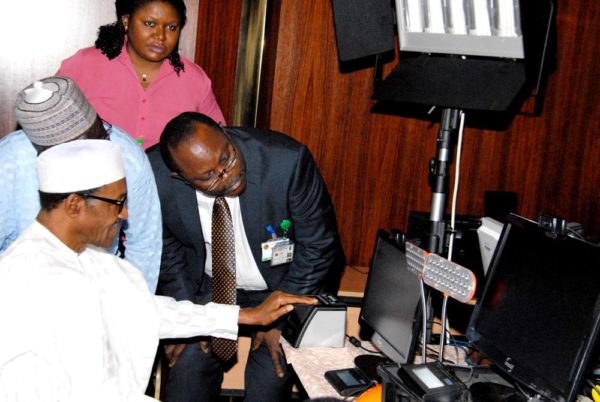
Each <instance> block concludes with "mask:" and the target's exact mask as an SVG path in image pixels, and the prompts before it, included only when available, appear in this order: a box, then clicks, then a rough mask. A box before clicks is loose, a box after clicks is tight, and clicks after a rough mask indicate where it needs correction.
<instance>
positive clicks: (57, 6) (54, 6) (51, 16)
mask: <svg viewBox="0 0 600 402" xmlns="http://www.w3.org/2000/svg"><path fill="white" fill-rule="evenodd" d="M198 2H199V0H185V3H186V6H187V10H188V11H187V18H188V22H187V25H186V26H185V28H184V30H183V33H182V38H181V41H180V44H181V53H182V54H183V55H184V56H186V57H188V58H190V59H191V60H194V52H195V44H196V28H197V20H198ZM0 11H1V14H2V23H0V137H1V136H3V135H5V134H7V133H9V132H11V131H13V130H14V129H15V127H16V121H15V118H14V113H13V105H14V102H15V100H16V97H17V93H18V92H19V91H20V90H21V89H23V88H24V87H25V86H27V85H28V84H30V83H31V82H33V81H35V80H36V79H40V78H44V77H47V76H49V75H52V74H54V73H55V72H56V70H57V69H58V67H59V65H60V62H61V60H63V59H64V58H66V57H68V56H70V55H72V54H73V53H75V52H76V51H77V50H78V49H80V48H82V47H86V46H92V45H93V44H94V41H95V40H96V34H97V32H98V27H99V26H100V25H104V24H107V23H110V22H113V21H115V19H116V15H115V8H114V0H2V1H1V2H0Z"/></svg>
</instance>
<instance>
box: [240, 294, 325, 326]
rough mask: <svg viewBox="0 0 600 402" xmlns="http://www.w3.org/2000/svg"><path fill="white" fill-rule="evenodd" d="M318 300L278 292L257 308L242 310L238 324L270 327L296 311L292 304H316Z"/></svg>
mask: <svg viewBox="0 0 600 402" xmlns="http://www.w3.org/2000/svg"><path fill="white" fill-rule="evenodd" d="M316 303H317V299H315V298H313V297H308V296H296V295H291V294H288V293H284V292H281V291H279V290H276V291H275V292H273V293H271V294H270V295H269V297H267V298H266V299H265V300H264V301H263V302H262V303H261V304H259V305H258V306H257V307H253V308H246V309H242V310H240V315H239V317H238V324H247V325H269V324H271V323H272V322H273V321H275V320H277V319H278V318H279V317H281V316H282V315H285V314H287V313H289V312H290V311H292V310H293V309H294V306H293V305H292V304H316Z"/></svg>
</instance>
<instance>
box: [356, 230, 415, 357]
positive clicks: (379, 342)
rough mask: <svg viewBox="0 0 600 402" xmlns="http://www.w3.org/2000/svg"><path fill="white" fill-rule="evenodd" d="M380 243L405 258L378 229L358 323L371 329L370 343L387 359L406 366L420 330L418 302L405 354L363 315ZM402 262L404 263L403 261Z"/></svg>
mask: <svg viewBox="0 0 600 402" xmlns="http://www.w3.org/2000/svg"><path fill="white" fill-rule="evenodd" d="M380 242H384V243H386V244H388V245H390V246H392V247H394V248H396V249H397V250H398V251H399V252H400V254H401V255H402V257H403V258H404V256H405V251H404V249H403V248H401V247H399V246H398V245H397V244H396V243H395V242H394V241H392V240H390V235H389V233H388V232H386V231H385V230H383V229H379V230H378V232H377V236H376V240H375V246H374V248H373V254H372V257H371V262H370V264H369V275H368V277H367V283H366V285H365V292H364V296H363V301H362V303H361V309H360V314H359V322H361V323H365V324H367V325H368V326H369V328H371V329H372V330H373V336H372V338H371V342H372V343H373V344H374V345H375V346H376V347H377V348H378V349H379V350H380V351H381V352H382V353H383V354H385V355H386V356H387V357H388V358H389V359H391V360H393V361H394V362H395V363H397V364H399V365H401V364H406V363H412V362H413V361H414V358H415V352H416V348H417V341H418V339H419V333H420V330H421V326H420V323H421V317H422V315H421V314H422V308H421V304H420V302H417V303H416V306H415V314H414V319H413V324H412V337H411V339H410V342H409V348H408V351H407V352H406V353H405V351H400V350H398V348H397V347H396V346H394V342H393V341H390V340H389V337H387V336H386V335H385V334H382V333H381V332H380V331H377V329H376V328H374V325H373V323H372V321H371V319H370V318H369V317H368V316H367V317H365V314H364V306H365V303H366V297H367V291H368V289H369V284H370V282H371V281H372V278H373V277H372V272H373V270H372V268H373V265H374V262H375V257H376V255H377V248H378V246H379V244H380ZM403 262H405V259H404V261H403ZM415 279H416V277H415Z"/></svg>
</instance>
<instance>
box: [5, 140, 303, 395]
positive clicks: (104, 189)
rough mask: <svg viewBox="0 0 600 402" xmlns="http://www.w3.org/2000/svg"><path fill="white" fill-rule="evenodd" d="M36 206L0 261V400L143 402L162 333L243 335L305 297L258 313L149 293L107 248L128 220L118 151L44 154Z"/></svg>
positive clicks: (276, 300) (279, 297) (76, 148)
mask: <svg viewBox="0 0 600 402" xmlns="http://www.w3.org/2000/svg"><path fill="white" fill-rule="evenodd" d="M37 168H38V169H37V177H38V181H39V189H40V191H39V196H40V200H41V210H40V212H39V214H38V215H37V218H36V220H35V221H34V222H33V223H32V224H31V225H30V226H29V227H28V228H26V229H25V230H24V231H23V233H22V234H21V235H20V236H19V238H18V239H17V240H16V241H15V242H14V243H13V244H12V245H11V246H10V247H9V248H8V250H7V251H6V253H4V254H3V255H2V257H0V322H2V330H1V331H0V401H1V402H8V401H28V402H40V401H73V402H75V401H77V402H81V401H111V402H115V401H137V400H139V401H142V400H150V398H148V397H146V396H144V390H145V388H146V386H147V384H148V380H149V377H150V372H151V368H152V363H153V361H154V354H155V352H156V347H157V345H158V340H159V338H182V337H192V336H198V335H211V336H216V337H223V338H228V339H235V338H236V337H237V330H238V323H239V324H250V325H268V324H270V323H271V322H273V321H274V320H276V319H277V318H279V317H280V316H282V315H283V314H285V313H287V312H289V311H290V310H291V309H292V306H291V305H290V303H313V302H314V300H313V299H312V298H309V297H301V296H292V295H288V294H284V293H281V292H278V293H276V294H274V295H273V296H272V297H269V298H268V299H267V300H265V302H263V303H262V304H261V305H260V306H258V307H256V308H251V309H242V310H240V309H239V307H237V306H231V305H219V304H214V303H209V304H207V305H195V304H192V303H191V302H188V301H181V302H177V301H175V300H174V299H171V298H167V297H164V296H154V295H152V294H151V293H150V292H149V291H148V288H147V286H146V283H145V282H144V279H143V277H142V275H141V273H140V272H139V271H138V270H137V269H135V268H134V267H133V266H132V265H131V264H129V263H128V262H127V261H125V260H122V259H120V258H118V257H116V256H114V255H111V254H109V253H107V252H106V251H105V250H104V249H105V248H106V247H107V246H109V245H110V244H111V243H112V241H113V238H114V237H115V236H116V235H117V233H118V232H119V225H120V223H121V221H122V220H124V219H126V218H127V214H128V212H127V183H126V179H125V173H124V169H123V161H122V158H121V151H120V148H119V146H118V145H116V144H113V143H111V142H110V141H104V140H75V141H71V142H68V143H65V144H62V145H57V146H54V147H52V148H50V149H49V150H47V151H45V152H42V153H41V154H40V156H39V157H38V159H37Z"/></svg>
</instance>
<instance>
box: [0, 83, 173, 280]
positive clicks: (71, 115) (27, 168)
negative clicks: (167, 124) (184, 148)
mask: <svg viewBox="0 0 600 402" xmlns="http://www.w3.org/2000/svg"><path fill="white" fill-rule="evenodd" d="M15 114H16V116H17V121H18V122H19V124H20V125H21V127H22V130H17V131H15V132H12V133H10V134H8V135H7V136H5V137H3V138H1V139H0V172H2V174H1V175H0V255H1V254H2V253H3V252H4V251H5V250H6V249H7V248H8V246H10V244H11V243H12V242H13V241H15V239H16V238H17V236H18V235H19V234H20V233H21V231H23V229H24V228H25V227H27V226H28V225H29V224H30V223H31V222H33V220H34V219H35V217H36V215H37V213H38V211H39V209H40V201H39V198H38V193H37V191H38V182H37V178H36V174H35V158H36V156H37V154H38V151H42V150H44V149H47V148H49V147H52V146H54V145H57V144H62V143H65V142H68V141H72V140H74V139H109V140H110V141H111V142H114V143H116V144H119V145H120V146H121V149H122V152H123V159H124V166H125V173H126V176H127V182H128V186H129V200H130V205H131V208H130V210H129V217H128V219H127V222H126V223H125V224H124V227H123V229H124V234H125V238H126V239H125V241H124V245H125V253H124V254H125V255H124V256H125V259H126V260H128V261H129V262H131V263H132V264H133V265H134V266H135V267H137V268H138V269H139V270H140V271H141V272H142V274H143V275H144V277H145V279H146V282H147V283H148V288H149V289H150V291H151V292H154V291H155V290H156V284H157V281H158V273H159V268H160V253H161V248H162V226H161V216H160V204H159V201H158V195H157V190H156V184H155V181H154V175H153V173H152V169H151V168H150V164H149V162H148V158H147V157H146V155H145V153H144V151H143V149H142V148H141V147H140V146H139V145H138V144H137V143H136V142H135V140H134V139H133V138H132V137H131V136H130V135H128V134H127V133H125V132H124V131H122V130H120V129H119V128H117V127H114V126H111V125H110V124H108V123H105V122H103V121H102V120H101V119H100V118H99V117H98V115H97V114H96V112H95V111H94V109H93V108H92V106H91V105H90V103H89V102H88V101H87V100H86V98H85V96H84V95H83V93H82V92H81V90H80V89H79V88H78V87H77V85H76V84H75V82H74V81H73V80H71V79H70V78H66V77H48V78H45V79H43V80H41V81H37V82H35V83H33V84H32V85H29V86H28V87H27V88H25V89H23V90H22V91H21V92H20V93H19V95H18V98H17V102H16V104H15ZM117 243H118V238H117V239H116V241H115V242H114V244H113V245H109V247H110V250H111V252H113V253H115V252H116V251H117ZM122 243H123V242H122Z"/></svg>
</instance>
